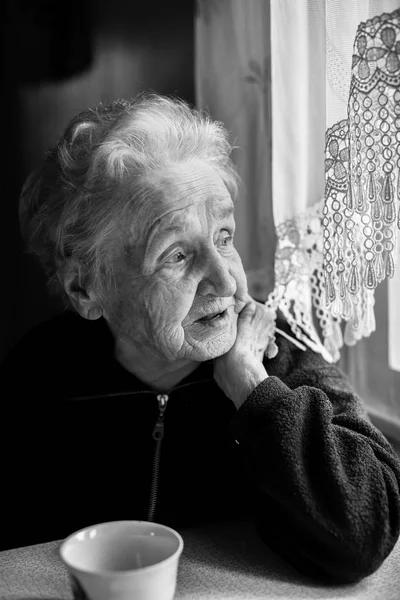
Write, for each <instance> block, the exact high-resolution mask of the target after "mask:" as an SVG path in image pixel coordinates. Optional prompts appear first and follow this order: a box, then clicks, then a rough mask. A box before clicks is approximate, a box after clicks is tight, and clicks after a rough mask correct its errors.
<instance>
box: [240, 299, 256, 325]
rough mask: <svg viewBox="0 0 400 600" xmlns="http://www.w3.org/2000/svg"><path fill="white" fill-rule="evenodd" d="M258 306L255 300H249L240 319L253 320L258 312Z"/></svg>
mask: <svg viewBox="0 0 400 600" xmlns="http://www.w3.org/2000/svg"><path fill="white" fill-rule="evenodd" d="M256 308H257V307H256V304H255V302H249V303H248V304H246V306H245V307H244V308H243V309H242V311H241V312H240V314H239V319H240V320H243V321H251V320H252V319H253V317H254V314H255V312H256Z"/></svg>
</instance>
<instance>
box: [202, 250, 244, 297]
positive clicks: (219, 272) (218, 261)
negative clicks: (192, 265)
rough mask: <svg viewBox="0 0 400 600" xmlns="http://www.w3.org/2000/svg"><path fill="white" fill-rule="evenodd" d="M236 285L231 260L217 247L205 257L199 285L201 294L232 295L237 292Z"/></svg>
mask: <svg viewBox="0 0 400 600" xmlns="http://www.w3.org/2000/svg"><path fill="white" fill-rule="evenodd" d="M236 287H237V286H236V279H235V278H234V277H233V275H232V274H231V272H230V261H229V260H227V259H226V258H224V257H223V256H221V255H220V254H219V252H218V251H217V250H216V249H215V250H213V251H211V252H210V253H209V254H208V255H207V257H204V269H203V277H202V279H201V281H200V283H199V286H198V293H199V294H200V295H202V296H206V295H207V294H212V295H214V296H220V297H230V296H233V295H234V294H235V293H236Z"/></svg>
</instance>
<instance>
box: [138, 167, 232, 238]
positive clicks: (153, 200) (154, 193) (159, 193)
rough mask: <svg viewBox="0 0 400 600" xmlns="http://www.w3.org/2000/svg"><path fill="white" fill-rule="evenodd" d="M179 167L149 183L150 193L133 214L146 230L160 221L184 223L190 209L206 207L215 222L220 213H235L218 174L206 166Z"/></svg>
mask: <svg viewBox="0 0 400 600" xmlns="http://www.w3.org/2000/svg"><path fill="white" fill-rule="evenodd" d="M179 167H180V168H179ZM179 167H178V168H173V169H172V168H171V169H168V170H165V171H161V172H159V173H156V174H153V175H152V176H151V178H149V179H148V180H147V182H146V183H147V185H148V186H150V190H149V193H147V194H144V195H143V198H142V199H141V200H139V204H138V206H137V212H136V211H134V212H135V213H136V216H140V221H141V224H142V226H143V228H151V227H152V226H153V225H154V223H155V222H156V221H160V220H166V221H169V220H171V221H175V220H180V219H184V218H185V211H187V209H189V208H190V207H196V206H201V205H207V208H208V209H209V210H210V211H211V212H212V214H213V215H215V217H216V218H218V217H219V216H220V213H221V212H222V213H225V212H226V211H230V212H232V211H233V202H232V198H231V196H230V193H229V191H228V189H227V188H226V186H225V184H224V182H223V180H222V178H221V177H220V176H219V174H218V173H216V172H215V171H214V170H213V169H211V168H210V167H208V166H207V165H205V166H203V165H198V166H191V165H182V166H181V165H180V166H179Z"/></svg>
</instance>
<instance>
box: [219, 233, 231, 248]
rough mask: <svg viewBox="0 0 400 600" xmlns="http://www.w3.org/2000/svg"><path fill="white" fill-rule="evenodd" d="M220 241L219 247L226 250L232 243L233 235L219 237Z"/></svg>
mask: <svg viewBox="0 0 400 600" xmlns="http://www.w3.org/2000/svg"><path fill="white" fill-rule="evenodd" d="M225 233H226V232H225ZM220 241H221V245H222V246H223V247H224V248H226V247H227V246H230V245H231V244H232V243H233V235H229V234H228V235H224V236H221V238H220Z"/></svg>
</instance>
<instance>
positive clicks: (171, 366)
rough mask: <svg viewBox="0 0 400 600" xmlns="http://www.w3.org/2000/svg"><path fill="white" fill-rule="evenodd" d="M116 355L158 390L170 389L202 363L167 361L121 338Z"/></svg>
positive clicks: (133, 372) (118, 359)
mask: <svg viewBox="0 0 400 600" xmlns="http://www.w3.org/2000/svg"><path fill="white" fill-rule="evenodd" d="M114 356H115V359H116V360H117V362H119V364H120V365H122V366H123V367H124V369H126V370H127V371H129V372H130V373H132V374H133V375H135V376H136V377H137V378H138V379H140V380H141V381H142V382H143V383H146V384H147V385H148V386H149V387H151V388H152V389H154V390H156V391H158V392H168V391H170V390H171V389H172V388H174V387H175V386H177V385H178V384H179V383H180V382H181V381H182V380H183V379H185V377H188V375H190V374H191V373H193V371H195V370H196V369H197V368H198V367H199V366H200V364H201V363H199V362H196V361H187V360H186V361H176V362H174V363H167V362H166V361H164V360H162V359H160V358H157V357H155V356H153V355H149V354H148V353H147V352H146V351H144V350H143V349H140V350H138V349H136V348H135V347H133V346H131V345H128V344H127V343H126V342H124V341H121V340H120V339H117V340H116V342H115V350H114Z"/></svg>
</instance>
